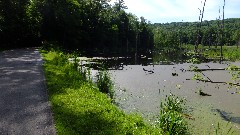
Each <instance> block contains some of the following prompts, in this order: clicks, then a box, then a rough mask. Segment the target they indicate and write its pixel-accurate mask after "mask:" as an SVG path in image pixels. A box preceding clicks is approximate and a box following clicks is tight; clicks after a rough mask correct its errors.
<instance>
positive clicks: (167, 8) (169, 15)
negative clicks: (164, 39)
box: [125, 0, 240, 23]
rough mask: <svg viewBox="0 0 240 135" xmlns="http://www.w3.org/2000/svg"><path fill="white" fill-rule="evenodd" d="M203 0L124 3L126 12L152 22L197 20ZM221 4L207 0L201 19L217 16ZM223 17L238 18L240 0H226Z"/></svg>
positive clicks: (156, 0)
mask: <svg viewBox="0 0 240 135" xmlns="http://www.w3.org/2000/svg"><path fill="white" fill-rule="evenodd" d="M201 1H202V2H201ZM203 2H204V0H125V5H126V6H127V7H128V9H127V12H131V13H133V14H135V15H137V16H138V17H140V16H144V17H145V19H147V20H148V21H151V22H152V23H167V22H182V21H183V22H187V21H191V22H193V21H198V16H199V9H198V8H200V9H202V7H203ZM222 6H223V0H207V1H206V7H205V13H204V18H203V20H216V18H219V7H220V8H221V12H222ZM221 15H222V13H221ZM221 17H222V16H221ZM225 18H240V0H226V6H225Z"/></svg>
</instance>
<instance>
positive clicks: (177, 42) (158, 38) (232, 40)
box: [153, 18, 240, 49]
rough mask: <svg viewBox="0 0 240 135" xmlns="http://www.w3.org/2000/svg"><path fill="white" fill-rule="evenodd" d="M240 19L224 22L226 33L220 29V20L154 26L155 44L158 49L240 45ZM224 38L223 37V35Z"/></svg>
mask: <svg viewBox="0 0 240 135" xmlns="http://www.w3.org/2000/svg"><path fill="white" fill-rule="evenodd" d="M239 24H240V19H239V18H230V19H225V20H224V31H223V30H222V29H219V27H220V26H219V20H212V21H203V22H201V28H196V27H197V26H199V22H172V23H166V24H158V23H156V24H154V25H153V27H154V31H153V32H154V43H155V46H156V47H157V48H161V49H163V48H164V47H165V48H166V47H168V48H172V47H174V48H178V47H179V46H182V45H184V44H192V45H195V44H196V43H197V44H202V45H205V46H209V47H210V46H220V45H228V46H231V45H235V44H239V41H240V40H239V37H240V36H239V29H240V25H239ZM222 33H224V34H223V36H222V37H221V34H222Z"/></svg>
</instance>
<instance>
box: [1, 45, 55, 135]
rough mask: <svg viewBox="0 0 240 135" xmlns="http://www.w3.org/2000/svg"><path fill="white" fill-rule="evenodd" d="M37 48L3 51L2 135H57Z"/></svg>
mask: <svg viewBox="0 0 240 135" xmlns="http://www.w3.org/2000/svg"><path fill="white" fill-rule="evenodd" d="M55 134H56V130H55V127H54V124H53V118H52V113H51V108H50V104H49V102H48V97H47V91H46V85H45V78H44V75H43V70H42V59H41V56H40V54H39V52H38V51H37V48H28V49H17V50H11V51H4V52H0V135H55Z"/></svg>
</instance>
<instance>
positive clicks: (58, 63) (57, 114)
mask: <svg viewBox="0 0 240 135" xmlns="http://www.w3.org/2000/svg"><path fill="white" fill-rule="evenodd" d="M42 54H43V56H44V61H45V63H44V72H45V76H46V80H47V88H48V93H49V99H50V102H51V104H52V110H53V116H54V122H55V126H56V129H57V134H58V135H87V134H88V135H134V134H135V135H150V134H151V135H159V134H161V132H162V131H161V129H160V128H157V127H152V126H150V125H149V124H147V123H145V122H144V120H143V118H142V117H140V116H138V115H135V114H125V113H124V112H123V111H121V110H120V109H118V107H116V106H115V105H114V104H112V100H111V99H110V98H108V97H107V96H106V94H104V93H102V92H100V91H99V88H97V87H96V86H95V85H94V84H93V83H92V82H90V81H88V80H87V79H86V77H84V74H82V73H79V71H78V70H77V69H76V67H75V66H74V64H72V63H70V62H69V61H68V58H69V56H68V55H65V54H63V53H61V52H56V51H42ZM103 76H104V73H103ZM105 77H106V76H105ZM103 78H104V77H103ZM103 80H105V79H103Z"/></svg>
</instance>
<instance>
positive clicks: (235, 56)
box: [183, 45, 240, 61]
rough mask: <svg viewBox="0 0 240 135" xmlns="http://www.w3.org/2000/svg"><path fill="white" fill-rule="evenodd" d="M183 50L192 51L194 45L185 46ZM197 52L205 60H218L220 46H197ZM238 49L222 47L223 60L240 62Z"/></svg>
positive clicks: (235, 47)
mask: <svg viewBox="0 0 240 135" xmlns="http://www.w3.org/2000/svg"><path fill="white" fill-rule="evenodd" d="M183 48H184V49H185V50H188V51H190V52H193V51H194V45H185V46H183ZM198 49H199V50H198V51H199V52H200V53H201V54H203V56H204V57H205V58H207V59H219V58H220V56H221V48H220V46H218V47H215V46H210V48H209V47H208V46H203V45H199V47H198ZM239 50H240V48H238V47H237V46H223V58H224V59H225V60H229V61H238V60H240V51H239Z"/></svg>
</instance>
